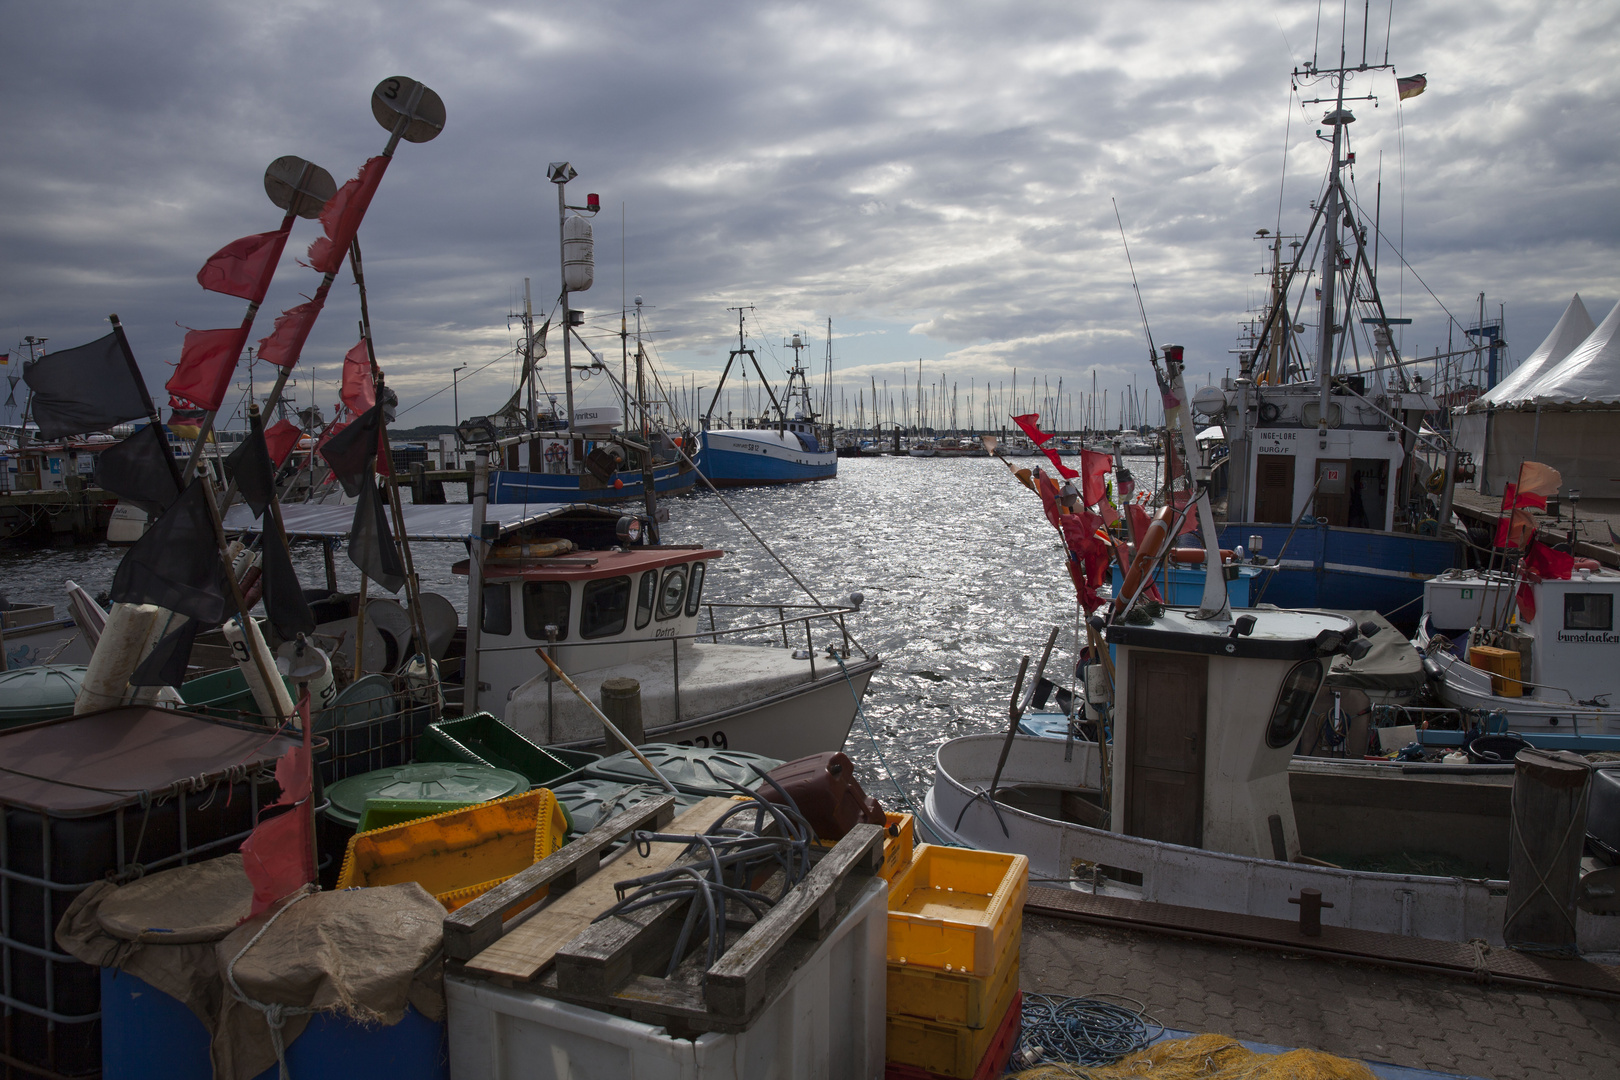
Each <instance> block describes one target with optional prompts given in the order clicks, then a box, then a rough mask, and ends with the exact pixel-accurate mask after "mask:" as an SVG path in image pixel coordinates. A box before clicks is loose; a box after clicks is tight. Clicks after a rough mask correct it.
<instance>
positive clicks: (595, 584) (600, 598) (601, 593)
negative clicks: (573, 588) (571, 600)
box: [579, 574, 630, 638]
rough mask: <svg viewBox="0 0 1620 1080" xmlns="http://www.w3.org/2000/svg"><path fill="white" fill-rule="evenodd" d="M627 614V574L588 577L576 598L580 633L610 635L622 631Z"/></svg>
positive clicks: (628, 611)
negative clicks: (589, 579)
mask: <svg viewBox="0 0 1620 1080" xmlns="http://www.w3.org/2000/svg"><path fill="white" fill-rule="evenodd" d="M629 618H630V576H629V575H628V574H626V575H624V576H622V577H610V578H597V579H596V580H595V581H587V582H586V583H585V590H584V593H583V595H582V596H581V599H580V602H579V636H580V637H582V638H602V637H612V636H613V635H614V634H622V633H624V624H625V622H626V621H627V620H628V619H629Z"/></svg>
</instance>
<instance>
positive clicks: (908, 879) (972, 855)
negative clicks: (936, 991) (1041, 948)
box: [889, 844, 1029, 975]
mask: <svg viewBox="0 0 1620 1080" xmlns="http://www.w3.org/2000/svg"><path fill="white" fill-rule="evenodd" d="M1028 891H1029V859H1028V857H1027V856H1024V855H1007V854H1003V853H1001V852H996V851H970V850H968V849H966V848H951V847H938V846H936V845H933V844H919V845H918V846H917V849H916V852H915V854H913V856H912V859H911V865H910V866H908V867H906V868H905V870H903V871H901V873H900V875H899V876H898V877H896V878H895V879H894V881H893V882H892V883H891V884H890V886H889V962H890V963H895V964H918V965H922V966H924V967H933V968H939V969H941V970H944V971H951V972H956V973H957V974H963V975H991V974H993V973H994V971H995V970H996V960H997V958H999V957H1000V956H1001V955H1002V954H1003V953H1004V952H1005V951H1006V947H1007V942H1008V940H1009V939H1012V938H1016V937H1017V936H1018V930H1019V928H1020V927H1021V926H1022V925H1023V913H1024V896H1025V894H1026V893H1027V892H1028Z"/></svg>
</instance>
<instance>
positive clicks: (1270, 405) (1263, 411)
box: [1260, 401, 1282, 424]
mask: <svg viewBox="0 0 1620 1080" xmlns="http://www.w3.org/2000/svg"><path fill="white" fill-rule="evenodd" d="M1281 415H1282V409H1280V408H1278V407H1277V403H1276V402H1274V401H1262V402H1261V403H1260V422H1261V423H1262V424H1271V423H1275V422H1276V420H1277V417H1279V416H1281Z"/></svg>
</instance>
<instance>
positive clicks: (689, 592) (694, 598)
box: [686, 562, 709, 618]
mask: <svg viewBox="0 0 1620 1080" xmlns="http://www.w3.org/2000/svg"><path fill="white" fill-rule="evenodd" d="M708 565H709V564H708V563H700V562H697V563H693V564H692V574H691V580H689V581H688V582H687V584H686V617H687V618H692V617H693V616H695V615H696V614H697V613H698V604H700V603H701V602H702V601H703V575H704V572H705V571H706V570H707V569H708Z"/></svg>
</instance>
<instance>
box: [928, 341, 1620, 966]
mask: <svg viewBox="0 0 1620 1080" xmlns="http://www.w3.org/2000/svg"><path fill="white" fill-rule="evenodd" d="M1180 352H1181V350H1180V349H1179V348H1177V347H1175V346H1166V347H1165V349H1164V353H1165V369H1166V375H1165V385H1166V387H1167V391H1168V392H1167V394H1166V399H1167V401H1170V402H1173V403H1174V404H1173V405H1172V410H1171V416H1170V417H1169V420H1170V422H1171V424H1172V426H1173V428H1174V429H1175V434H1176V435H1177V436H1178V437H1179V438H1180V439H1181V440H1182V443H1181V447H1180V449H1181V450H1182V452H1183V455H1184V460H1187V461H1193V460H1196V453H1195V450H1194V447H1193V445H1192V443H1193V440H1194V430H1193V426H1192V416H1191V410H1190V409H1189V407H1188V405H1187V393H1186V387H1185V382H1184V380H1183V377H1182V364H1181V355H1180ZM1194 512H1195V513H1196V514H1197V516H1198V520H1199V522H1200V523H1201V525H1202V526H1203V529H1202V532H1203V535H1204V536H1205V537H1206V551H1205V567H1206V573H1205V580H1204V591H1203V596H1202V599H1201V602H1200V604H1199V606H1198V607H1197V608H1196V609H1194V608H1186V607H1181V608H1177V607H1166V606H1162V605H1157V604H1155V605H1151V606H1149V605H1139V604H1138V600H1139V599H1140V597H1141V595H1142V593H1141V591H1140V589H1139V588H1137V583H1138V582H1140V581H1141V580H1142V574H1143V573H1145V572H1146V571H1148V570H1149V569H1150V566H1151V560H1152V557H1153V556H1152V555H1151V554H1150V555H1148V556H1147V560H1146V561H1144V560H1143V554H1142V552H1138V555H1137V558H1136V559H1135V560H1133V565H1132V568H1131V572H1130V573H1128V574H1127V575H1126V584H1127V588H1126V590H1125V593H1126V595H1125V596H1123V597H1122V598H1121V600H1122V601H1123V602H1119V601H1116V603H1115V604H1114V605H1111V607H1112V615H1113V618H1112V621H1109V620H1107V619H1104V618H1103V616H1101V615H1097V616H1093V617H1092V618H1091V620H1090V622H1089V627H1090V630H1091V632H1092V635H1093V636H1092V638H1091V640H1092V642H1093V644H1094V652H1093V656H1094V659H1095V660H1096V662H1095V663H1094V664H1091V665H1089V666H1088V669H1087V670H1088V675H1089V679H1088V689H1093V690H1094V691H1095V692H1094V693H1092V694H1091V696H1090V699H1089V700H1090V706H1091V707H1090V708H1088V710H1087V714H1088V718H1090V719H1091V720H1092V721H1093V730H1100V731H1101V732H1102V733H1103V736H1102V738H1101V739H1100V740H1098V741H1086V740H1085V739H1084V738H1083V737H1077V736H1083V731H1080V732H1076V731H1074V729H1073V728H1071V729H1070V731H1071V734H1069V736H1068V737H1067V738H1050V737H1037V736H1029V735H1018V734H1017V733H1016V730H1017V729H1016V724H1017V721H1018V719H1019V715H1018V714H1019V711H1020V710H1019V707H1018V705H1017V702H1018V701H1019V697H1020V693H1021V690H1022V687H1021V686H1020V688H1019V690H1016V691H1015V694H1014V702H1015V705H1014V708H1013V710H1012V714H1013V715H1012V720H1013V722H1014V727H1013V729H1012V730H1009V732H1008V733H1007V735H1006V737H1005V738H1002V737H1000V736H996V735H974V736H968V737H965V738H958V739H952V740H949V741H947V742H945V743H944V744H943V745H941V746H940V747H939V749H938V751H937V752H936V755H935V770H934V781H933V784H932V786H931V787H930V789H929V791H928V794H927V797H926V800H925V805H924V810H923V817H924V823H925V825H926V828H927V830H928V831H929V832H932V833H933V834H934V835H935V836H936V837H937V838H938V839H941V840H944V841H946V842H949V843H956V844H962V845H966V846H969V847H975V848H982V849H989V850H996V851H1014V852H1020V853H1023V854H1026V855H1028V856H1029V858H1030V867H1031V870H1030V872H1031V875H1032V876H1033V877H1041V878H1046V879H1048V880H1050V881H1052V882H1056V883H1065V884H1067V885H1068V886H1069V887H1070V888H1073V889H1077V890H1079V891H1083V892H1091V893H1094V894H1097V895H1106V896H1119V897H1127V898H1134V899H1140V900H1145V901H1155V902H1159V903H1164V904H1172V905H1177V906H1181V907H1188V908H1198V909H1206V910H1212V911H1224V912H1233V913H1238V914H1244V915H1255V916H1264V917H1269V918H1276V919H1288V920H1292V919H1295V918H1297V917H1299V915H1300V913H1301V911H1302V909H1303V906H1304V904H1305V903H1307V897H1308V894H1307V893H1306V892H1305V891H1304V890H1316V891H1317V893H1318V894H1319V898H1320V899H1322V900H1324V901H1326V902H1327V903H1328V904H1331V905H1332V906H1331V907H1326V905H1324V908H1325V910H1322V911H1321V912H1320V918H1321V921H1322V923H1324V924H1326V925H1333V926H1344V927H1351V928H1356V929H1361V930H1371V931H1378V932H1382V933H1388V934H1399V935H1409V936H1415V937H1423V938H1433V939H1439V940H1445V941H1470V940H1476V939H1478V940H1483V941H1486V942H1492V943H1496V942H1501V941H1503V940H1504V923H1505V921H1506V920H1507V919H1508V918H1509V917H1510V912H1509V910H1508V906H1507V896H1508V894H1509V889H1510V887H1511V883H1510V881H1509V880H1507V878H1508V876H1509V870H1510V865H1511V864H1512V860H1513V856H1512V854H1511V852H1510V843H1509V840H1510V836H1513V835H1517V834H1519V831H1520V829H1521V827H1522V826H1521V823H1520V822H1519V821H1517V820H1516V819H1515V818H1514V812H1513V802H1514V797H1515V788H1514V786H1513V785H1514V780H1515V778H1514V776H1513V775H1511V773H1510V771H1509V770H1505V769H1498V770H1495V771H1486V772H1483V773H1474V772H1466V771H1465V772H1452V773H1423V774H1408V773H1407V772H1406V771H1405V770H1404V769H1403V768H1402V767H1401V766H1398V765H1391V766H1389V767H1386V768H1382V769H1376V768H1369V767H1367V766H1365V765H1363V764H1361V763H1342V764H1341V763H1339V762H1334V761H1317V760H1312V759H1303V758H1296V757H1295V748H1296V746H1297V744H1298V742H1299V738H1300V735H1301V732H1302V731H1303V730H1304V727H1305V725H1306V724H1307V723H1308V722H1309V720H1310V718H1311V717H1312V715H1313V712H1314V710H1315V706H1316V703H1317V700H1318V698H1319V696H1320V694H1321V691H1322V688H1323V685H1324V683H1325V682H1326V677H1327V674H1328V671H1329V668H1330V665H1331V664H1333V662H1334V660H1335V658H1337V657H1339V656H1341V655H1344V656H1349V657H1350V658H1352V659H1360V658H1363V657H1365V656H1367V655H1368V653H1369V652H1370V650H1371V648H1372V644H1371V642H1370V641H1369V640H1368V639H1367V637H1366V635H1365V634H1364V632H1363V629H1362V628H1361V627H1359V626H1358V625H1357V624H1356V622H1355V621H1354V620H1353V619H1351V618H1349V617H1347V616H1345V615H1341V614H1336V613H1333V612H1327V611H1310V610H1292V611H1290V610H1279V609H1275V608H1257V609H1253V610H1249V611H1244V612H1241V613H1239V614H1237V616H1236V617H1235V618H1234V613H1233V611H1232V609H1231V607H1230V604H1229V602H1228V599H1227V593H1226V587H1225V580H1224V579H1225V574H1224V573H1223V571H1222V569H1221V557H1220V553H1219V549H1218V547H1217V541H1216V540H1215V536H1216V532H1215V529H1214V528H1213V514H1212V512H1211V509H1210V505H1209V495H1208V491H1207V486H1205V485H1200V487H1199V490H1198V493H1197V496H1196V499H1195V506H1194ZM1054 639H1055V635H1054ZM1044 667H1045V660H1044V659H1043V661H1042V665H1041V669H1044ZM1041 669H1038V670H1037V679H1036V682H1035V684H1034V685H1035V686H1037V687H1038V686H1039V685H1040V682H1041V679H1040V676H1041V674H1042V671H1041ZM1091 673H1094V674H1091ZM1021 674H1022V673H1021ZM1020 682H1022V677H1020ZM1104 701H1106V703H1107V712H1106V714H1099V711H1098V705H1099V704H1100V703H1102V702H1104ZM1109 721H1111V723H1110V722H1109ZM1110 731H1111V734H1112V738H1111V739H1110V738H1109V737H1108V734H1109V732H1110ZM1559 767H1563V768H1567V767H1568V766H1564V765H1562V764H1561V765H1560V766H1559ZM1520 843H1521V846H1522V845H1523V844H1524V841H1523V840H1521V841H1520ZM1565 846H1567V845H1565ZM1575 855H1576V859H1577V862H1576V864H1575V866H1574V867H1573V868H1572V869H1573V871H1574V872H1573V874H1572V875H1571V877H1572V880H1571V882H1570V884H1571V885H1572V886H1573V887H1574V888H1576V889H1577V890H1579V889H1580V888H1582V887H1583V883H1584V882H1585V881H1586V880H1588V878H1590V879H1591V880H1594V881H1596V882H1597V883H1598V884H1597V885H1596V886H1595V888H1594V892H1593V897H1597V898H1598V899H1597V902H1595V903H1592V902H1589V901H1591V900H1592V899H1593V897H1587V896H1585V895H1584V894H1583V895H1582V907H1581V909H1580V910H1579V911H1576V910H1575V905H1574V903H1573V902H1572V903H1570V905H1569V909H1570V918H1571V921H1572V922H1573V923H1574V924H1575V931H1576V933H1575V934H1574V937H1575V939H1576V940H1575V944H1577V945H1578V947H1579V949H1580V950H1581V951H1584V952H1605V951H1611V950H1614V949H1616V948H1620V917H1615V916H1614V915H1612V914H1595V913H1594V911H1606V910H1610V909H1612V905H1608V906H1605V904H1606V902H1605V901H1602V900H1601V895H1606V894H1602V893H1601V889H1612V884H1605V883H1604V880H1605V877H1612V876H1613V870H1612V868H1610V869H1603V870H1597V871H1596V873H1595V875H1588V876H1587V878H1582V877H1581V876H1580V872H1581V868H1580V867H1579V864H1578V856H1579V850H1578V845H1577V848H1576V851H1575ZM1521 870H1522V867H1521ZM1541 872H1542V871H1540V870H1537V873H1541ZM1543 880H1544V881H1545V879H1543ZM1522 895H1523V894H1521V899H1522ZM1295 905H1300V907H1296V906H1295ZM1588 908H1592V909H1593V910H1588Z"/></svg>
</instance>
